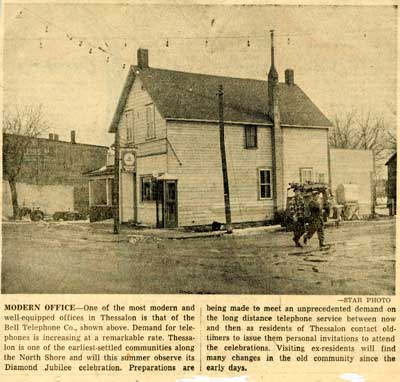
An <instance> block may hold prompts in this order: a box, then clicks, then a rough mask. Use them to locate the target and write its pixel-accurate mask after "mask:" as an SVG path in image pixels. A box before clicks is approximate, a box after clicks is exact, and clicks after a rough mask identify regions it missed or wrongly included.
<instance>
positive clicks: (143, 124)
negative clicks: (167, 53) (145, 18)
mask: <svg viewBox="0 0 400 382" xmlns="http://www.w3.org/2000/svg"><path fill="white" fill-rule="evenodd" d="M219 85H223V88H224V94H225V95H224V97H225V98H224V102H225V115H224V119H225V144H226V152H227V165H228V176H229V186H230V200H231V210H232V221H233V222H254V221H264V220H265V219H268V218H272V217H273V215H274V212H275V211H277V210H279V209H282V208H284V207H285V202H286V192H287V187H288V183H289V182H292V181H297V182H299V181H301V182H305V181H308V180H309V181H320V182H326V183H328V182H329V180H330V179H329V178H330V175H329V171H330V170H329V159H328V158H329V153H328V129H329V127H330V126H331V123H330V122H329V120H328V119H327V118H326V117H325V116H324V114H323V113H322V112H321V111H320V110H319V109H318V107H317V106H316V105H315V104H314V103H313V102H312V101H311V99H310V98H309V97H308V96H307V95H306V94H305V93H304V92H303V91H302V90H301V88H300V87H299V86H298V85H297V84H295V82H294V71H293V70H291V69H287V70H286V71H285V81H284V82H279V81H278V73H277V71H276V69H275V66H274V48H273V46H272V47H271V67H270V70H269V74H268V81H263V80H254V79H244V78H231V77H221V76H211V75H205V74H196V73H187V72H178V71H174V70H164V69H155V68H151V67H150V66H149V61H148V51H147V50H145V49H139V50H138V63H137V66H132V67H131V68H130V71H129V74H128V77H127V80H126V82H125V86H124V88H123V91H122V94H121V96H120V99H119V103H118V106H117V109H116V112H115V114H114V117H113V120H112V123H111V126H110V128H109V132H111V133H118V134H119V135H120V142H121V158H122V164H123V158H124V153H126V152H129V151H133V152H134V155H135V166H134V169H133V170H132V169H130V170H128V171H126V169H125V167H124V165H122V166H121V174H120V219H121V221H122V222H127V221H140V222H142V223H146V224H149V225H153V226H155V225H157V226H160V227H176V226H190V225H201V224H210V223H211V222H213V221H220V222H224V221H225V215H224V193H223V181H222V169H221V159H220V147H219V129H218V119H219V117H218V98H217V95H216V93H217V90H218V86H219Z"/></svg>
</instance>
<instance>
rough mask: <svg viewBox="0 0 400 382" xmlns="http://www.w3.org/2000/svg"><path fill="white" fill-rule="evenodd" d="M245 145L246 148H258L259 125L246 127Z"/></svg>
mask: <svg viewBox="0 0 400 382" xmlns="http://www.w3.org/2000/svg"><path fill="white" fill-rule="evenodd" d="M244 147H245V148H246V149H255V148H257V126H245V127H244Z"/></svg>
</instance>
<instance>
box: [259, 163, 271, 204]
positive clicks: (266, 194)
mask: <svg viewBox="0 0 400 382" xmlns="http://www.w3.org/2000/svg"><path fill="white" fill-rule="evenodd" d="M258 184H259V198H260V199H271V198H272V172H271V170H270V169H265V168H262V169H259V170H258Z"/></svg>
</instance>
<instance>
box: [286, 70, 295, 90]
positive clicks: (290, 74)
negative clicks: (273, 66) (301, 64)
mask: <svg viewBox="0 0 400 382" xmlns="http://www.w3.org/2000/svg"><path fill="white" fill-rule="evenodd" d="M285 83H286V85H289V86H292V85H294V70H293V69H286V70H285Z"/></svg>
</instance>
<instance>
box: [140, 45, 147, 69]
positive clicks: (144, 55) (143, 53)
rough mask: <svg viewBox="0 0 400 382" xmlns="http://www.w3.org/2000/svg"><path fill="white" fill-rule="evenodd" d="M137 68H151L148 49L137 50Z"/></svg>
mask: <svg viewBox="0 0 400 382" xmlns="http://www.w3.org/2000/svg"><path fill="white" fill-rule="evenodd" d="M137 66H138V67H139V68H140V69H145V68H148V67H149V51H148V49H142V48H139V49H138V50H137Z"/></svg>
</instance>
